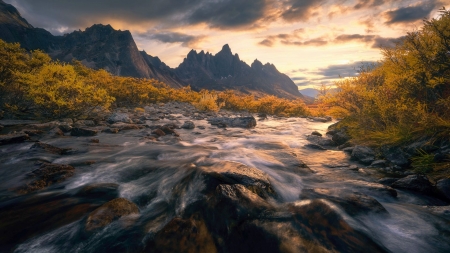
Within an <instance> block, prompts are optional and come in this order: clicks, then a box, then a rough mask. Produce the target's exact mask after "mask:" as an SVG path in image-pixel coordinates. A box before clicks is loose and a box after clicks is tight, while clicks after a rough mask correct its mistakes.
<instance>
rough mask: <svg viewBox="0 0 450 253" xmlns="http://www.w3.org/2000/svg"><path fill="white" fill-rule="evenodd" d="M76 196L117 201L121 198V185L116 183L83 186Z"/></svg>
mask: <svg viewBox="0 0 450 253" xmlns="http://www.w3.org/2000/svg"><path fill="white" fill-rule="evenodd" d="M76 196H80V197H86V198H100V199H108V200H110V199H115V198H117V197H119V185H118V184H114V183H95V184H89V185H85V186H82V187H81V188H80V189H79V190H78V191H77V193H76Z"/></svg>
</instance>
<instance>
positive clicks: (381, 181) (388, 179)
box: [378, 177, 398, 186]
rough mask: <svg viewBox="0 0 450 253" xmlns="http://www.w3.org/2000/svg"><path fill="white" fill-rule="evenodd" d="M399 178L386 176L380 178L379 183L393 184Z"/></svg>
mask: <svg viewBox="0 0 450 253" xmlns="http://www.w3.org/2000/svg"><path fill="white" fill-rule="evenodd" d="M397 180H398V178H392V177H385V178H381V179H380V180H378V183H380V184H382V185H387V186H391V185H392V184H393V183H394V182H395V181H397Z"/></svg>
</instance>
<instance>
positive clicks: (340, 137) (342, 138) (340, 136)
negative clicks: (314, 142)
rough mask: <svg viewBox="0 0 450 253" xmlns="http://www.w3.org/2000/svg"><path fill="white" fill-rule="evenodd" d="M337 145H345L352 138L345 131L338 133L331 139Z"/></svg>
mask: <svg viewBox="0 0 450 253" xmlns="http://www.w3.org/2000/svg"><path fill="white" fill-rule="evenodd" d="M331 139H332V140H333V141H334V142H335V143H336V144H337V145H343V144H344V143H346V142H347V141H349V140H350V136H349V135H348V134H347V133H346V132H345V130H341V131H337V132H336V133H335V134H334V135H333V137H332V138H331Z"/></svg>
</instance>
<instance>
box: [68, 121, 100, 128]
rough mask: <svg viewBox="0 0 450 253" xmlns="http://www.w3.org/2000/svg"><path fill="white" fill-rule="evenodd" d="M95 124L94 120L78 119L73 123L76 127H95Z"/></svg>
mask: <svg viewBox="0 0 450 253" xmlns="http://www.w3.org/2000/svg"><path fill="white" fill-rule="evenodd" d="M95 125H96V124H95V122H94V121H93V120H78V121H77V122H75V123H74V124H73V126H74V127H93V126H95Z"/></svg>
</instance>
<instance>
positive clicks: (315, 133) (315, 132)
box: [311, 131, 322, 137]
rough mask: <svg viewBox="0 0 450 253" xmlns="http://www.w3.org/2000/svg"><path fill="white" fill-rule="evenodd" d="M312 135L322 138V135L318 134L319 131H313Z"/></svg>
mask: <svg viewBox="0 0 450 253" xmlns="http://www.w3.org/2000/svg"><path fill="white" fill-rule="evenodd" d="M311 135H317V136H320V137H322V134H321V133H319V132H317V131H313V132H312V133H311Z"/></svg>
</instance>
